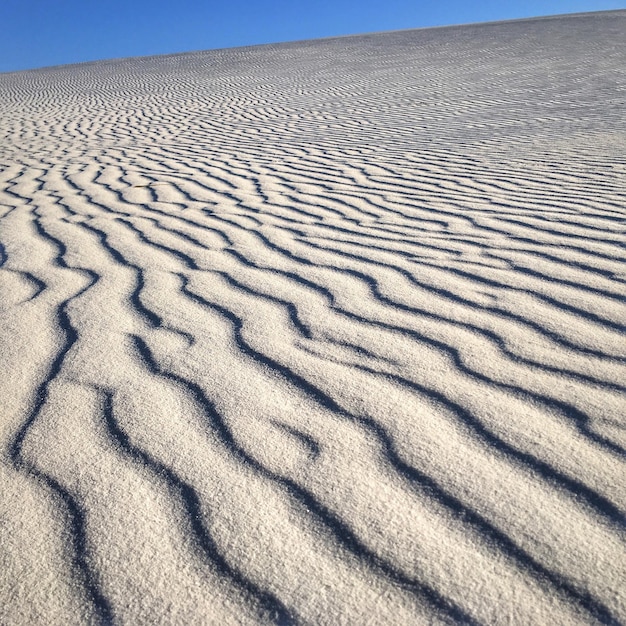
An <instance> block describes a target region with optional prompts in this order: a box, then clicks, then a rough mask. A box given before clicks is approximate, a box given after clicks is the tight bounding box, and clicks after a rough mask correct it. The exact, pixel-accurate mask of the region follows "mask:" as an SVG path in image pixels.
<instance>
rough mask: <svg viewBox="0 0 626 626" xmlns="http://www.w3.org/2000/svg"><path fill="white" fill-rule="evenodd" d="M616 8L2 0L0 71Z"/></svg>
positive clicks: (274, 0)
mask: <svg viewBox="0 0 626 626" xmlns="http://www.w3.org/2000/svg"><path fill="white" fill-rule="evenodd" d="M619 8H624V3H623V2H617V1H611V0H580V1H576V0H543V1H539V0H508V1H504V2H503V1H502V0H475V1H474V2H472V0H469V1H468V0H464V1H463V0H459V1H457V0H423V1H422V0H300V1H298V0H205V1H201V0H149V1H148V0H101V1H100V2H96V1H94V0H0V32H1V36H0V72H8V71H14V70H21V69H29V68H35V67H43V66H46V65H59V64H64V63H76V62H80V61H93V60H97V59H109V58H117V57H128V56H143V55H150V54H168V53H172V52H186V51H191V50H207V49H210V48H230V47H234V46H245V45H250V44H258V43H271V42H278V41H294V40H299V39H314V38H318V37H329V36H333V35H348V34H356V33H366V32H375V31H383V30H396V29H403V28H419V27H424V26H440V25H445V24H462V23H467V22H484V21H492V20H502V19H510V18H517V17H531V16H536V15H551V14H558V13H576V12H580V11H600V10H605V9H619Z"/></svg>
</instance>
